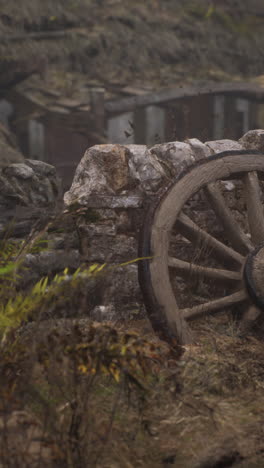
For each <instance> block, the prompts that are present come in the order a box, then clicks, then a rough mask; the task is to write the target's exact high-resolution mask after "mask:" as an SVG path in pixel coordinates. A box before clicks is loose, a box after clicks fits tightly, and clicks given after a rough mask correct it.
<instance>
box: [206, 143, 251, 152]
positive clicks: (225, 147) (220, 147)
mask: <svg viewBox="0 0 264 468" xmlns="http://www.w3.org/2000/svg"><path fill="white" fill-rule="evenodd" d="M205 145H206V146H208V148H209V149H210V150H211V151H212V154H213V153H214V154H216V153H222V152H223V151H234V150H242V149H243V147H242V145H241V144H240V143H238V142H237V141H234V140H215V141H206V142H205Z"/></svg>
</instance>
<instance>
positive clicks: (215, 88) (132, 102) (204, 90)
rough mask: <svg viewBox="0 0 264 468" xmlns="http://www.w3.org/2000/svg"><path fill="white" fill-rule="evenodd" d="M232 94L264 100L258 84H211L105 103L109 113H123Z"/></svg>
mask: <svg viewBox="0 0 264 468" xmlns="http://www.w3.org/2000/svg"><path fill="white" fill-rule="evenodd" d="M221 93H223V94H228V93H229V94H232V95H237V96H240V97H241V96H245V97H254V98H256V99H258V100H260V101H261V100H264V89H263V88H262V87H261V86H258V85H256V84H252V85H251V84H248V83H218V84H215V83H213V82H212V83H211V82H208V84H206V85H205V86H199V87H198V86H184V87H178V88H166V89H163V90H161V91H159V92H155V93H153V92H152V93H146V94H145V95H144V96H138V95H137V96H133V97H128V98H124V99H119V100H112V101H108V102H106V103H105V110H106V112H108V113H122V112H128V111H131V110H134V109H135V108H136V107H144V106H148V105H155V104H156V105H158V104H163V103H166V102H169V101H173V100H176V99H180V98H186V97H194V96H197V95H200V96H201V95H206V94H221Z"/></svg>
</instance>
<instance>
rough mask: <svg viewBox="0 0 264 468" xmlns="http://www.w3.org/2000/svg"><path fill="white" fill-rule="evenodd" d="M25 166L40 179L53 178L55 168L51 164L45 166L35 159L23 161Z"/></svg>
mask: <svg viewBox="0 0 264 468" xmlns="http://www.w3.org/2000/svg"><path fill="white" fill-rule="evenodd" d="M25 164H26V165H27V166H29V167H32V169H34V172H35V174H37V175H38V176H42V177H47V176H51V175H52V176H55V175H56V168H55V167H54V166H52V165H51V164H47V163H45V162H44V161H39V160H37V159H25Z"/></svg>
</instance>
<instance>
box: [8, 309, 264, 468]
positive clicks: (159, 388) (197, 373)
mask: <svg viewBox="0 0 264 468" xmlns="http://www.w3.org/2000/svg"><path fill="white" fill-rule="evenodd" d="M221 320H222V321H224V316H223V318H222V319H221ZM217 322H218V321H217V320H216V323H215V322H214V320H212V321H210V322H206V323H202V322H201V323H198V324H197V326H196V327H195V328H196V337H197V338H196V344H195V345H193V346H189V347H186V348H185V350H184V354H183V355H182V357H181V358H179V356H178V355H175V354H174V355H173V353H171V351H170V350H169V349H168V347H167V346H166V345H165V344H162V343H161V342H159V340H157V339H156V338H155V337H154V336H153V334H152V333H151V332H148V333H147V327H148V326H147V322H146V323H144V322H142V321H141V322H140V323H139V324H138V327H137V323H136V322H134V323H133V324H132V325H133V329H134V330H133V331H132V330H131V331H129V328H128V327H127V326H125V327H124V326H123V327H121V328H120V327H118V328H116V327H113V326H110V327H109V326H107V325H97V327H96V328H94V325H93V324H92V323H91V322H86V324H84V321H83V322H80V323H81V328H79V331H78V333H77V334H76V325H73V323H72V322H71V323H72V326H73V328H71V325H70V326H69V324H70V322H68V325H67V333H65V331H63V330H65V329H63V327H62V326H61V324H59V322H58V324H59V328H57V330H59V334H58V333H57V332H56V333H55V335H54V332H51V331H50V330H49V329H48V328H47V329H46V334H45V333H43V331H42V332H41V333H40V335H41V336H42V338H43V339H42V342H40V339H39V335H37V334H36V333H35V332H33V333H31V335H30V334H26V337H27V338H26V342H24V344H25V343H27V345H26V348H27V352H26V353H25V354H23V353H21V352H20V353H19V359H17V358H16V359H15V360H13V361H12V359H11V361H10V360H9V362H8V366H7V369H8V370H9V374H8V375H9V378H8V379H7V378H6V379H5V380H1V381H2V382H3V381H5V383H6V384H8V385H9V391H8V392H6V395H7V394H8V395H10V388H13V387H12V385H13V384H14V382H13V381H12V379H11V378H10V376H12V372H14V371H15V374H13V376H14V375H16V376H17V375H19V376H20V377H19V379H18V380H17V385H16V388H15V389H14V390H13V396H14V397H15V398H13V399H12V398H11V399H10V397H9V399H6V400H5V402H6V403H8V404H7V406H3V403H2V407H1V424H2V429H3V427H4V423H3V421H4V418H6V419H5V420H6V422H7V425H6V426H5V431H3V430H2V447H3V446H4V447H7V446H8V447H9V451H10V452H9V454H5V460H9V462H10V456H11V453H12V457H13V458H12V459H13V460H14V463H17V461H16V460H18V459H19V457H21V449H19V447H21V446H23V447H25V446H27V447H28V451H26V452H25V450H24V455H23V456H24V462H23V463H24V464H20V465H19V466H21V467H28V466H30V467H32V466H35V465H34V463H36V460H37V461H38V462H39V461H40V460H42V462H41V463H42V464H41V463H40V465H36V466H44V465H45V464H47V460H48V463H49V466H56V467H57V466H62V467H64V466H67V467H68V466H74V468H75V467H78V466H98V467H105V468H106V467H110V466H111V467H112V466H113V467H120V468H123V467H128V468H130V467H134V466H136V467H140V466H142V467H160V466H171V465H172V466H177V467H182V468H188V467H190V468H209V467H218V466H231V465H232V466H233V465H234V466H239V467H247V468H249V467H251V466H252V467H257V466H262V465H261V464H258V463H260V460H261V454H262V452H263V450H264V443H263V435H264V434H263V432H264V429H263V418H264V410H263V408H264V396H263V386H264V364H263V362H264V360H263V357H264V349H263V342H262V341H260V340H259V339H256V338H255V337H254V336H249V337H247V338H244V339H241V338H239V337H238V336H236V333H235V328H234V327H233V329H232V332H231V331H230V328H232V327H231V325H230V324H228V326H227V328H226V329H225V331H223V330H222V331H221V332H217V331H216V329H217V328H219V323H217ZM226 323H228V322H226ZM57 327H58V325H57ZM143 327H145V330H144V332H140V330H143ZM135 328H138V330H137V331H135ZM95 329H96V330H97V332H96V333H99V334H97V335H96V336H97V339H96V341H95V342H94V343H97V344H96V346H98V349H97V354H98V352H99V351H100V350H99V348H100V346H101V345H100V343H101V344H102V343H105V344H104V346H105V345H106V344H107V343H108V344H109V343H110V344H111V343H112V341H111V340H110V342H109V337H110V336H111V337H113V336H115V337H119V338H118V339H121V340H122V338H121V337H122V336H124V335H126V336H128V335H131V336H132V337H133V340H136V342H137V345H139V349H140V353H141V356H142V359H143V360H145V359H147V360H148V359H149V357H150V355H149V350H152V351H151V352H152V354H153V355H152V358H151V360H150V361H148V362H149V364H147V367H146V368H145V370H144V366H143V368H142V369H143V373H142V372H141V371H140V368H138V369H137V370H136V374H134V377H135V378H136V381H133V378H132V380H130V381H129V380H128V381H126V379H125V376H127V375H128V374H127V371H128V369H129V365H128V364H126V365H125V366H124V367H123V368H122V369H123V370H122V369H121V368H120V375H119V378H118V379H116V380H115V378H113V376H114V374H113V375H112V377H111V375H110V374H109V375H107V372H106V373H105V375H104V373H98V374H96V377H93V374H92V373H89V372H88V374H86V373H85V372H84V374H82V373H81V374H78V372H77V373H76V372H75V373H74V372H73V369H74V367H72V364H73V363H74V364H75V365H76V363H77V364H80V363H79V361H78V359H77V354H75V353H73V354H70V355H69V354H68V355H67V356H66V355H65V353H63V352H62V351H63V349H64V350H65V349H66V348H67V349H69V347H71V349H72V350H73V349H76V350H77V348H76V346H77V347H78V343H79V344H80V342H82V343H89V339H88V338H89V336H90V335H89V333H91V330H95ZM74 330H75V331H74ZM228 330H229V332H228V333H229V335H228V334H227V333H226V331H228ZM33 337H35V338H36V340H35V339H33ZM99 337H101V338H100V339H99ZM104 337H105V338H104ZM54 340H55V341H54ZM102 340H103V341H102ZM36 342H37V345H36ZM107 346H108V345H107ZM74 347H75V348H74ZM110 348H111V346H110ZM110 348H109V349H110ZM87 349H88V348H86V350H87ZM100 349H101V348H100ZM104 349H107V348H104ZM89 355H90V356H92V354H89V353H88V354H86V355H85V356H86V358H87V359H88V357H89ZM63 356H64V357H63ZM65 356H66V358H65ZM69 356H75V358H76V359H73V361H72V360H71V358H70V360H69ZM79 356H80V355H79ZM94 356H96V355H94ZM62 357H63V359H62ZM65 359H66V360H65ZM82 359H84V355H82ZM94 359H95V358H93V360H92V361H89V359H88V361H86V363H88V362H90V364H91V362H93V363H94V362H95V361H94ZM140 359H141V358H140V354H138V355H137V358H136V362H137V363H140ZM82 362H83V364H85V360H83V361H82ZM144 362H145V361H144ZM146 362H147V361H146ZM11 364H12V365H11ZM75 369H76V367H75ZM124 370H125V373H124ZM138 372H139V373H138ZM127 384H128V385H127ZM3 401H4V400H2V402H3ZM21 411H22V413H21ZM23 418H24V423H23ZM19 420H20V422H19ZM21 420H22V422H21ZM14 421H15V422H14ZM23 424H24V426H23ZM7 426H8V428H9V429H8V431H7V430H6V428H7ZM22 427H27V431H23V430H22ZM18 434H20V436H19V437H18ZM33 434H35V436H33ZM36 434H37V435H36ZM22 435H23V437H22ZM21 438H22V441H21V442H20V444H19V443H17V440H21ZM6 440H8V441H9V442H8V445H6V442H5V441H6ZM14 440H15V441H16V443H15V444H14ZM25 440H26V442H27V444H26V445H25ZM21 444H22V445H21ZM32 444H33V445H32ZM37 449H38V450H37ZM2 450H3V449H2ZM2 454H3V452H2ZM36 454H37V456H36ZM33 455H34V456H35V462H34V457H33ZM29 456H31V457H33V458H31V459H30V458H28V457H29ZM16 457H18V458H16ZM29 460H30V462H29ZM87 460H89V463H88V461H87ZM220 463H226V464H223V465H221V464H220ZM228 463H229V464H228ZM2 466H3V467H5V466H12V467H13V466H18V465H15V464H13V465H12V463H11V462H10V464H9V465H8V464H3V465H2Z"/></svg>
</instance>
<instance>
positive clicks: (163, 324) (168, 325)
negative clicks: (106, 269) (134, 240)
mask: <svg viewBox="0 0 264 468" xmlns="http://www.w3.org/2000/svg"><path fill="white" fill-rule="evenodd" d="M253 171H257V172H262V173H263V172H264V155H263V154H262V153H258V152H255V151H232V152H225V153H220V154H218V155H216V156H212V157H209V158H207V159H205V160H202V161H199V162H198V163H196V164H195V165H194V166H192V167H191V168H190V169H188V170H187V171H186V172H185V173H184V174H182V175H181V176H180V177H179V178H178V179H176V180H175V181H174V182H173V184H172V185H171V186H170V187H169V189H168V190H167V191H166V193H165V194H164V195H163V196H162V198H161V200H160V201H159V202H158V204H157V205H156V206H155V207H152V208H151V209H150V211H149V213H148V215H147V217H146V221H145V224H144V227H143V230H142V235H141V239H140V244H139V254H140V256H143V257H144V256H150V257H153V258H152V259H149V260H144V261H142V262H140V263H141V264H140V265H139V282H140V285H141V289H142V292H143V297H144V302H145V305H146V308H147V311H148V314H149V318H150V320H151V322H152V325H153V327H154V329H155V330H156V331H158V333H159V334H161V335H162V336H163V337H164V336H165V338H166V339H170V338H171V335H172V336H174V337H176V338H177V340H178V342H180V343H187V342H189V341H190V331H189V328H188V326H187V323H186V320H185V318H184V317H183V315H182V313H181V310H180V309H179V308H178V305H177V301H176V298H175V295H174V292H173V289H172V286H171V283H170V277H169V267H168V246H169V233H170V232H171V229H172V227H173V225H174V224H175V222H176V220H177V218H178V216H179V214H180V212H181V210H182V208H183V206H184V204H185V203H186V202H187V200H188V199H189V198H190V197H191V196H192V195H193V194H194V193H196V192H197V191H198V190H200V189H201V188H203V187H205V186H207V187H208V186H209V184H212V183H213V182H216V181H217V180H219V179H228V178H231V176H232V178H235V177H237V176H239V177H241V175H243V174H244V173H253ZM262 240H264V238H263V239H262ZM242 258H243V257H242ZM234 296H235V295H234ZM247 299H248V294H247V290H246V288H245V289H244V291H242V292H240V294H238V293H237V297H234V301H236V300H237V301H240V302H241V301H243V300H247Z"/></svg>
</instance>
